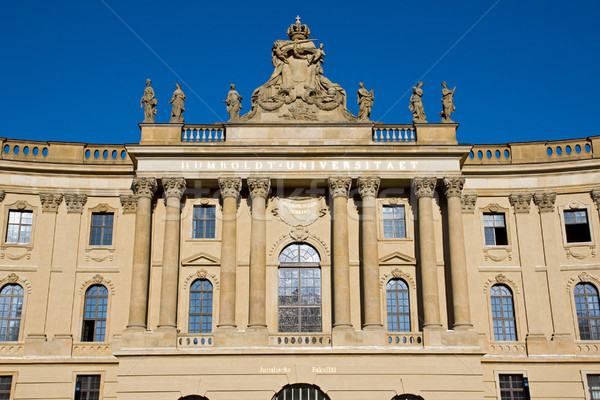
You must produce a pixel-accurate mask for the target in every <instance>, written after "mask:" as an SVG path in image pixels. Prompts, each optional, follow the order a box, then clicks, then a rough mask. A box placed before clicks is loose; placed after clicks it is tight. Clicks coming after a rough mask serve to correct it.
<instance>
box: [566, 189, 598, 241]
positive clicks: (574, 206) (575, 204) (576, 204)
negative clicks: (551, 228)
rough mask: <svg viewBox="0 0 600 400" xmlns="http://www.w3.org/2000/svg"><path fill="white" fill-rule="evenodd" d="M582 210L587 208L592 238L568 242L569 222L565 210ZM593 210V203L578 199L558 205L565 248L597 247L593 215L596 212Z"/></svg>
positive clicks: (588, 224)
mask: <svg viewBox="0 0 600 400" xmlns="http://www.w3.org/2000/svg"><path fill="white" fill-rule="evenodd" d="M582 210H585V211H586V214H587V226H588V230H589V233H590V240H589V241H588V242H568V241H567V230H566V226H567V224H566V223H565V211H582ZM592 212H593V210H592V206H591V204H585V203H582V202H581V201H579V200H576V199H573V200H571V201H569V202H568V203H566V204H564V205H562V206H559V207H558V214H559V216H560V225H561V232H562V238H563V246H564V248H565V249H567V250H568V249H569V248H572V247H589V248H593V247H595V243H596V239H595V237H594V228H593V225H594V224H593V222H592V216H593V215H594V214H593V213H592Z"/></svg>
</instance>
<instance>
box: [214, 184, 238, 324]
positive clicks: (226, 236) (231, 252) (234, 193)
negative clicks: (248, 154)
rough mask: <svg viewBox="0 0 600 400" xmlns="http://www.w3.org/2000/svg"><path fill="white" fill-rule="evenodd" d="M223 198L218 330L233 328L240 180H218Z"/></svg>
mask: <svg viewBox="0 0 600 400" xmlns="http://www.w3.org/2000/svg"><path fill="white" fill-rule="evenodd" d="M219 187H220V188H221V197H222V198H223V229H222V230H221V231H222V237H221V297H220V305H219V324H218V327H219V328H235V326H236V325H235V274H236V265H237V247H236V238H237V221H236V219H237V200H238V196H239V195H240V189H241V188H242V180H241V179H240V178H219Z"/></svg>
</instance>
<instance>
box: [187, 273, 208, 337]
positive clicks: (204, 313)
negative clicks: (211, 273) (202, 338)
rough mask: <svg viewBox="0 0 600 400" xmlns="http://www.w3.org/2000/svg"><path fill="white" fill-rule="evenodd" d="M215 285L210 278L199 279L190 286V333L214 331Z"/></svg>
mask: <svg viewBox="0 0 600 400" xmlns="http://www.w3.org/2000/svg"><path fill="white" fill-rule="evenodd" d="M212 304H213V286H212V284H211V283H210V281H209V280H208V279H197V280H195V281H194V283H193V284H192V286H191V287H190V323H189V329H188V330H189V332H190V333H210V332H212Z"/></svg>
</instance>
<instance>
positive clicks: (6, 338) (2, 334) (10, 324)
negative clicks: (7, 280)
mask: <svg viewBox="0 0 600 400" xmlns="http://www.w3.org/2000/svg"><path fill="white" fill-rule="evenodd" d="M22 307H23V288H22V287H21V286H20V285H16V284H9V285H5V286H4V287H3V288H2V290H0V342H16V341H18V340H19V329H20V325H21V310H22Z"/></svg>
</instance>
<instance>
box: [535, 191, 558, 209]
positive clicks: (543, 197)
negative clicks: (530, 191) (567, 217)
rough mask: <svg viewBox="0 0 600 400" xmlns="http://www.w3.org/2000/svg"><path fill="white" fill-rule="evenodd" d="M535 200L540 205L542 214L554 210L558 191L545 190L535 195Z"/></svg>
mask: <svg viewBox="0 0 600 400" xmlns="http://www.w3.org/2000/svg"><path fill="white" fill-rule="evenodd" d="M533 202H534V203H535V204H536V205H537V206H538V210H539V212H540V214H542V213H551V212H553V211H554V203H555V202H556V192H543V193H536V194H534V195H533Z"/></svg>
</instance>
